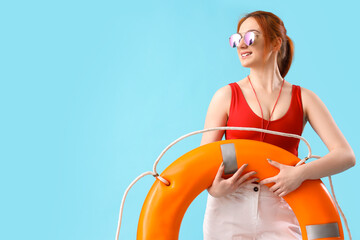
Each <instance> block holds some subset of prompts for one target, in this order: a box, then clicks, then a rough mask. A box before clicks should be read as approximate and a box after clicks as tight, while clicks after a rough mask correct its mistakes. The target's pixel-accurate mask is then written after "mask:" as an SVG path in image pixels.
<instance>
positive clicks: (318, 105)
mask: <svg viewBox="0 0 360 240" xmlns="http://www.w3.org/2000/svg"><path fill="white" fill-rule="evenodd" d="M301 99H302V104H303V108H304V113H305V114H306V117H307V118H309V117H311V115H316V114H315V113H319V112H323V111H327V108H326V106H325V104H324V103H323V101H322V100H321V99H320V97H319V96H318V95H317V94H316V93H315V92H313V91H311V90H309V89H307V88H304V87H301Z"/></svg>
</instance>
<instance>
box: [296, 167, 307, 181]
mask: <svg viewBox="0 0 360 240" xmlns="http://www.w3.org/2000/svg"><path fill="white" fill-rule="evenodd" d="M298 170H299V178H300V179H301V182H304V181H306V180H308V179H309V176H308V168H307V166H306V164H302V165H300V166H298Z"/></svg>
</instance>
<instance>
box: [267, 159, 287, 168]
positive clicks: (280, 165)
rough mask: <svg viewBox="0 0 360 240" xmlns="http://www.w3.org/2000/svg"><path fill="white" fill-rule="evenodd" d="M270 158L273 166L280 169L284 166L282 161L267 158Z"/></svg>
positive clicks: (269, 160)
mask: <svg viewBox="0 0 360 240" xmlns="http://www.w3.org/2000/svg"><path fill="white" fill-rule="evenodd" d="M267 160H268V162H269V163H270V164H271V165H272V166H274V167H276V168H278V169H280V168H281V167H282V165H283V164H281V163H278V162H276V161H273V160H271V159H269V158H268V159H267Z"/></svg>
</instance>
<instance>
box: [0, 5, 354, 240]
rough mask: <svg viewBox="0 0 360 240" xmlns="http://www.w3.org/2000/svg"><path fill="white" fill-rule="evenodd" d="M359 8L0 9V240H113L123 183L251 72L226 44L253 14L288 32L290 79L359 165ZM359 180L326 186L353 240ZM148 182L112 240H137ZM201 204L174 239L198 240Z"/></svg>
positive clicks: (131, 198)
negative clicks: (322, 109) (323, 110)
mask: <svg viewBox="0 0 360 240" xmlns="http://www.w3.org/2000/svg"><path fill="white" fill-rule="evenodd" d="M355 5H356V4H355V1H351V0H343V1H337V2H334V4H331V3H330V2H328V1H313V0H312V1H310V0H304V1H297V2H294V3H293V2H289V1H285V0H275V1H266V0H262V1H239V0H237V1H235V0H232V1H230V0H223V1H220V0H218V1H213V0H211V1H204V0H202V1H143V0H141V1H108V0H105V1H67V0H63V1H39V0H35V1H3V2H2V3H0V26H1V27H0V29H1V37H0V42H1V44H0V81H1V85H0V104H1V105H0V106H1V107H0V109H1V128H0V129H1V131H0V136H1V137H0V139H1V141H0V143H1V145H0V146H1V151H0V161H1V168H0V169H1V174H0V182H1V200H0V201H1V205H0V206H1V207H0V214H1V217H0V219H1V222H0V224H1V225H0V226H1V230H0V239H36V240H39V239H55V240H64V239H66V240H72V239H74V240H75V239H76V240H78V239H87V240H92V239H99V240H100V239H101V240H103V239H114V237H115V232H116V226H117V219H118V212H119V207H120V202H121V198H122V194H123V193H124V191H125V189H126V188H127V186H128V185H129V184H130V182H131V181H132V180H133V179H134V178H135V177H137V176H138V175H140V174H141V173H143V172H145V171H150V170H152V165H153V162H154V161H155V159H156V157H157V156H158V155H159V154H160V152H161V151H162V150H163V148H165V147H166V146H167V145H168V144H169V143H170V142H172V141H173V140H175V139H176V138H178V137H180V136H182V135H184V134H186V133H188V132H191V131H195V130H199V129H202V128H203V124H204V119H205V114H206V111H207V107H208V104H209V102H210V100H211V97H212V95H213V94H214V92H215V91H216V90H217V89H219V88H220V87H222V86H224V85H226V84H228V83H230V82H235V81H238V80H239V79H241V78H243V77H244V76H246V75H247V74H248V69H244V68H242V66H241V64H240V62H239V60H238V56H237V54H236V51H235V50H234V49H231V48H230V47H229V46H228V37H229V35H230V34H232V33H234V32H235V31H236V24H237V21H238V19H239V18H240V17H241V16H243V15H244V14H245V13H248V12H251V11H254V10H265V11H271V12H274V13H275V14H277V15H278V16H279V17H281V18H282V19H283V20H284V22H285V26H286V28H287V30H288V35H289V36H290V37H291V38H292V39H293V41H294V44H295V59H294V62H293V65H292V68H291V69H290V72H289V73H288V75H287V76H286V80H287V81H289V82H291V83H293V84H297V85H301V86H303V87H305V88H309V89H311V90H312V91H314V92H316V93H317V94H318V95H319V96H320V98H321V99H322V100H323V101H324V102H325V104H326V105H327V107H328V108H329V110H330V112H331V113H332V115H333V117H334V119H335V121H336V122H337V124H338V126H339V127H340V129H341V130H342V132H343V133H344V135H345V136H346V138H347V139H348V141H349V143H350V144H351V146H352V147H353V149H354V151H355V154H356V155H357V156H359V143H360V140H359V137H358V136H359V129H358V128H357V126H358V125H357V122H358V119H359V113H358V109H359V107H358V103H359V97H358V96H359V93H358V88H359V87H360V84H359V77H358V70H359V64H358V63H359V60H358V56H359V54H360V49H359V45H358V39H359V37H360V34H359V31H358V30H357V29H358V10H357V9H358V7H357V6H355ZM304 136H305V137H306V138H307V139H308V140H309V142H310V143H311V144H312V147H313V152H314V154H319V155H324V154H326V148H325V146H324V144H323V143H322V142H321V140H320V139H319V137H318V136H317V135H316V134H315V133H314V132H313V131H312V129H311V127H310V126H307V127H306V130H305V133H304ZM199 143H200V136H195V137H192V138H190V139H187V140H185V141H184V142H183V143H180V144H179V145H177V146H175V147H174V149H172V150H170V151H169V153H168V154H167V155H165V157H164V159H163V160H162V161H161V162H160V164H159V166H158V171H159V172H161V171H162V170H163V169H164V168H165V167H166V166H168V165H169V164H170V163H171V162H172V161H174V160H175V159H176V158H177V157H179V156H181V155H182V154H184V153H186V152H187V151H189V150H190V149H193V148H195V147H197V146H198V145H199ZM300 154H303V156H304V155H305V154H306V152H305V148H304V147H303V146H302V150H301V151H300ZM359 174H360V172H359V168H358V166H356V167H355V168H352V169H351V170H349V171H347V172H345V173H341V174H338V175H336V176H334V178H333V181H334V185H335V191H336V193H337V197H338V200H339V202H340V204H341V206H342V207H343V210H344V212H345V213H346V216H347V218H348V222H349V224H350V227H351V229H352V234H353V239H360V231H359V228H357V226H359V223H360V219H359V216H360V210H359V207H358V205H357V203H358V202H357V201H358V199H357V198H356V197H355V196H356V189H358V185H357V178H356V177H357V176H358V175H359ZM153 181H154V179H153V178H152V177H151V176H147V177H145V179H142V180H141V181H140V182H139V183H138V184H136V185H135V186H134V187H133V189H132V190H131V191H130V193H129V195H128V198H127V201H126V204H125V210H124V216H123V226H122V229H121V235H120V239H135V236H136V227H137V222H138V216H139V213H140V210H141V206H142V203H143V201H144V199H145V196H146V194H147V192H148V190H149V189H150V187H151V185H152V183H153ZM189 181H190V180H189ZM325 182H326V179H325ZM205 203H206V194H205V192H204V193H203V194H201V195H200V196H199V197H198V198H197V199H196V200H195V202H194V203H193V204H192V205H191V206H190V208H189V210H188V212H187V213H186V215H185V217H184V220H183V224H182V228H181V233H180V239H202V219H203V213H204V210H205ZM309 204H311V203H309Z"/></svg>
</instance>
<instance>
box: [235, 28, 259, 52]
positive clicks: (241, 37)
mask: <svg viewBox="0 0 360 240" xmlns="http://www.w3.org/2000/svg"><path fill="white" fill-rule="evenodd" d="M248 33H252V34H254V41H253V42H252V43H251V44H247V43H246V42H245V41H244V42H245V44H246V45H247V46H251V45H253V44H254V42H255V37H256V36H257V35H260V33H258V32H255V31H248V32H246V33H245V34H244V37H243V36H241V34H240V33H234V34H232V35H231V36H230V37H229V43H230V46H231V47H232V48H235V47H238V46H239V44H240V42H241V39H243V38H245V35H246V34H248ZM234 35H239V36H240V39H239V41H238V42H237V44H235V46H233V45H231V42H230V39H231V38H232V37H233V36H234Z"/></svg>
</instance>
